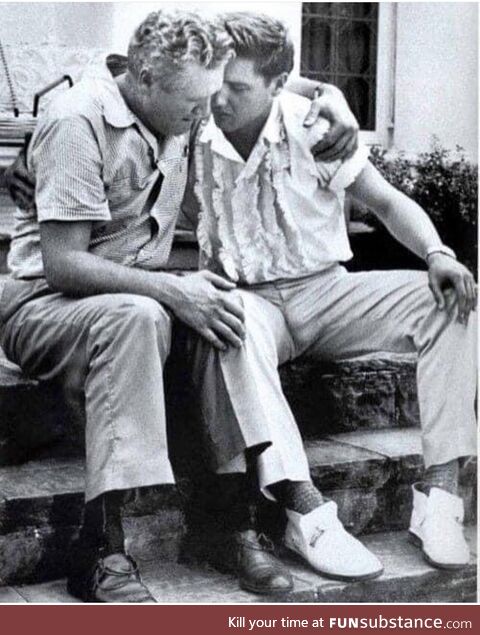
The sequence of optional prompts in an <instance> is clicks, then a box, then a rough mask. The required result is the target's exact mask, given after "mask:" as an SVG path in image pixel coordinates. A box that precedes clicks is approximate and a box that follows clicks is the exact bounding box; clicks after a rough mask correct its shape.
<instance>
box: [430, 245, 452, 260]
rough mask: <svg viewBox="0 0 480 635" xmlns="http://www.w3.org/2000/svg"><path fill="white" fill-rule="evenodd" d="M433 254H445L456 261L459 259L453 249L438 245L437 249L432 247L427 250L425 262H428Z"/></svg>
mask: <svg viewBox="0 0 480 635" xmlns="http://www.w3.org/2000/svg"><path fill="white" fill-rule="evenodd" d="M432 254H444V255H445V256H450V258H453V259H454V260H456V259H457V255H456V253H455V252H454V251H453V249H450V247H447V245H437V246H436V247H430V248H429V249H427V253H426V254H425V260H426V261H427V262H428V259H429V257H430V256H431V255H432Z"/></svg>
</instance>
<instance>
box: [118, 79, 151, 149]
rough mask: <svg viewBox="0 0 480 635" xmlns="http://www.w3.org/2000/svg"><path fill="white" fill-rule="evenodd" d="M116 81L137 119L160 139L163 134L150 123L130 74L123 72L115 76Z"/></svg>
mask: <svg viewBox="0 0 480 635" xmlns="http://www.w3.org/2000/svg"><path fill="white" fill-rule="evenodd" d="M115 82H116V83H117V86H118V90H119V91H120V94H121V96H122V97H123V99H124V101H125V103H126V104H127V106H128V108H129V109H130V110H131V111H132V112H133V114H134V115H135V117H137V119H139V120H140V121H141V122H142V123H143V125H144V126H145V127H146V128H148V130H150V132H151V133H152V134H153V135H154V136H155V137H157V138H158V139H159V140H160V139H161V137H162V135H160V134H159V133H158V132H157V131H156V130H155V129H154V128H153V127H152V126H151V125H149V122H148V119H147V118H146V117H145V116H144V114H143V109H142V106H141V103H140V101H139V99H138V95H137V92H136V91H135V89H134V88H133V87H132V85H131V83H130V82H129V79H128V75H127V74H123V75H120V76H118V77H115Z"/></svg>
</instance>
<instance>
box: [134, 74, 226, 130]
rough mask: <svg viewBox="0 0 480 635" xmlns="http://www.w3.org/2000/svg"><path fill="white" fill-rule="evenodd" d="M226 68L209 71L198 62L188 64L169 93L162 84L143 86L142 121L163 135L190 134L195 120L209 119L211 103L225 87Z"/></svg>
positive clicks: (159, 82) (155, 83) (158, 82)
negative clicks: (223, 85) (213, 97)
mask: <svg viewBox="0 0 480 635" xmlns="http://www.w3.org/2000/svg"><path fill="white" fill-rule="evenodd" d="M224 69H225V65H224V64H223V65H219V66H218V67H217V68H215V69H211V70H208V69H206V68H204V67H202V66H200V65H199V64H198V63H197V62H189V63H188V64H187V65H186V66H185V68H184V69H183V70H182V71H181V72H179V74H178V78H176V79H175V81H174V82H173V85H171V86H170V87H169V89H168V91H166V90H164V89H163V86H162V82H161V81H155V82H153V83H152V84H151V85H145V84H142V85H141V91H142V97H141V103H142V110H143V116H142V118H143V119H144V120H145V122H146V123H147V125H148V126H149V127H150V129H151V130H153V131H154V132H156V133H158V134H161V135H163V136H171V135H179V134H183V133H185V132H188V130H189V129H190V126H191V125H192V122H193V121H194V120H195V119H203V118H204V117H208V116H209V114H210V101H211V98H212V95H214V94H215V93H216V92H218V91H219V90H220V88H221V86H222V82H223V73H224Z"/></svg>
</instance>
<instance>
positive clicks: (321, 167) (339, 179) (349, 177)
mask: <svg viewBox="0 0 480 635" xmlns="http://www.w3.org/2000/svg"><path fill="white" fill-rule="evenodd" d="M369 155H370V151H369V149H368V147H367V146H366V145H365V144H362V143H360V144H359V146H358V148H357V149H356V150H355V152H354V154H353V155H352V156H351V157H350V158H349V159H347V160H346V161H332V162H331V163H326V162H324V161H316V164H317V170H318V173H319V178H320V181H321V182H322V184H323V185H324V187H326V188H328V189H329V190H332V191H333V192H341V191H342V190H346V189H347V187H348V186H349V185H351V184H352V183H353V182H354V181H355V179H356V178H357V176H358V175H359V174H360V172H361V171H362V170H363V168H364V167H365V166H366V164H367V163H368V157H369Z"/></svg>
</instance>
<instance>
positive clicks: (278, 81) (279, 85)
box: [271, 73, 288, 97]
mask: <svg viewBox="0 0 480 635" xmlns="http://www.w3.org/2000/svg"><path fill="white" fill-rule="evenodd" d="M287 79H288V73H282V74H281V75H277V76H276V77H274V78H273V79H272V82H271V87H272V96H273V97H276V96H277V95H278V94H279V93H280V92H281V91H282V90H283V88H284V86H285V84H286V83H287Z"/></svg>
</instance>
